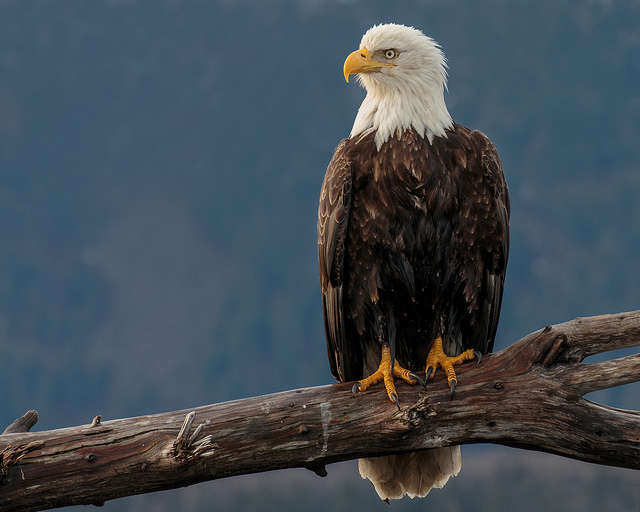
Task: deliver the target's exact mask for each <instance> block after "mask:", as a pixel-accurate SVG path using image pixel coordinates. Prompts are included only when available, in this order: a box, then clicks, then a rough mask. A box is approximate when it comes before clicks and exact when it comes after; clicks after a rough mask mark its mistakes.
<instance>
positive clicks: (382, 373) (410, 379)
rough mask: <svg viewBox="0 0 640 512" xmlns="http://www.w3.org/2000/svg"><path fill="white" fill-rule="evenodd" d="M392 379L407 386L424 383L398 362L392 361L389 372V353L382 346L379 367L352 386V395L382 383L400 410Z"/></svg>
mask: <svg viewBox="0 0 640 512" xmlns="http://www.w3.org/2000/svg"><path fill="white" fill-rule="evenodd" d="M394 377H396V378H399V379H402V380H404V381H405V382H407V383H408V384H416V383H417V382H420V383H421V384H422V385H424V381H423V380H422V379H421V378H420V377H418V376H417V375H416V374H415V373H413V372H410V371H409V370H407V369H406V368H403V367H402V366H400V363H398V361H394V363H393V370H391V351H390V350H389V347H388V346H387V345H384V346H383V347H382V358H381V359H380V366H378V369H377V370H376V371H375V372H374V373H372V374H371V375H369V376H368V377H367V378H365V379H362V380H361V381H359V382H356V383H355V384H354V385H353V394H354V395H355V394H356V393H357V392H358V391H365V390H366V389H368V388H369V387H371V386H373V385H374V384H377V383H378V382H380V381H384V387H385V389H386V390H387V395H389V398H390V399H391V401H392V402H394V403H395V404H396V405H397V406H398V408H400V402H399V401H398V393H397V392H396V386H395V384H394V382H393V379H394Z"/></svg>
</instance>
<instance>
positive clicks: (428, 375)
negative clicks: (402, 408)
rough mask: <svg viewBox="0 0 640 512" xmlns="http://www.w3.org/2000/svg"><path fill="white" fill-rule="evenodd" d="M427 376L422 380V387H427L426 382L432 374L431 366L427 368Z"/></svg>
mask: <svg viewBox="0 0 640 512" xmlns="http://www.w3.org/2000/svg"><path fill="white" fill-rule="evenodd" d="M426 373H427V376H426V378H425V379H424V387H427V381H428V380H429V377H431V374H432V373H433V366H429V368H427V372H426Z"/></svg>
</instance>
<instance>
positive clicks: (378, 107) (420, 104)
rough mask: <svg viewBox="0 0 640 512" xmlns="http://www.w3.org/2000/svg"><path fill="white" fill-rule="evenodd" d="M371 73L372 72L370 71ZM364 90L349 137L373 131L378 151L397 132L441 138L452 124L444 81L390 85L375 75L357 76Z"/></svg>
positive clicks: (430, 139) (430, 138)
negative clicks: (363, 96)
mask: <svg viewBox="0 0 640 512" xmlns="http://www.w3.org/2000/svg"><path fill="white" fill-rule="evenodd" d="M372 74H373V73H372ZM359 76H360V79H361V81H362V83H363V85H364V86H365V88H366V90H367V96H366V98H365V99H364V101H363V102H362V105H360V109H359V110H358V115H357V116H356V120H355V122H354V123H353V128H352V130H351V135H350V136H351V137H354V136H358V135H361V134H365V133H369V132H371V131H373V130H375V131H376V135H375V141H376V146H377V147H378V150H379V149H380V146H382V144H383V143H385V142H386V141H388V140H389V138H390V137H393V136H394V135H396V134H397V133H398V132H399V133H402V132H403V131H405V130H408V129H411V128H413V129H415V130H416V132H417V133H418V134H420V135H421V136H422V137H427V138H428V139H429V142H432V141H433V138H434V137H442V136H444V135H445V130H446V129H447V128H451V127H452V126H453V120H452V119H451V116H450V115H449V111H448V110H447V106H446V104H445V102H444V88H445V83H442V82H440V83H435V84H434V83H431V85H430V86H425V85H424V83H421V82H414V83H412V82H410V81H407V82H403V83H401V84H394V85H393V86H390V85H389V84H388V83H387V84H385V83H381V82H380V81H379V80H378V79H377V77H373V79H372V77H370V76H367V75H359Z"/></svg>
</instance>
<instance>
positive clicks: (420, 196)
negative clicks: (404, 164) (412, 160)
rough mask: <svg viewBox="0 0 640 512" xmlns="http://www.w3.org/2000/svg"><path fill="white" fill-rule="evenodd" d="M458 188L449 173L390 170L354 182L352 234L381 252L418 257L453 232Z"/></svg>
mask: <svg viewBox="0 0 640 512" xmlns="http://www.w3.org/2000/svg"><path fill="white" fill-rule="evenodd" d="M458 195H459V187H458V185H457V183H456V182H455V180H453V179H452V177H450V176H445V175H442V174H436V173H435V172H431V174H429V175H426V172H425V171H422V172H419V171H416V170H415V169H413V168H400V169H398V168H390V169H388V170H386V171H385V172H380V173H378V174H377V175H365V176H357V179H356V180H355V181H354V190H353V199H352V212H351V219H350V229H349V235H350V236H349V238H350V239H351V240H352V241H353V242H354V243H356V244H363V245H366V246H368V247H369V249H370V250H372V251H374V252H378V253H379V254H381V255H382V254H385V253H389V252H390V253H394V252H397V251H402V252H404V253H407V255H408V254H410V253H413V252H414V251H417V252H418V253H419V257H424V256H425V252H427V253H428V252H431V251H433V250H435V249H436V245H437V244H436V241H438V242H440V243H441V242H443V241H444V240H443V237H444V238H446V237H447V236H451V233H452V230H451V226H452V223H453V221H454V218H455V216H456V215H457V214H458V210H459V204H460V200H459V197H458Z"/></svg>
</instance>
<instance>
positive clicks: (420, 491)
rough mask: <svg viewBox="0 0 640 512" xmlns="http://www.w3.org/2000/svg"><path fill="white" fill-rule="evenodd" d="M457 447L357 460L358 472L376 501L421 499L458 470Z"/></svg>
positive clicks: (458, 451) (459, 459)
mask: <svg viewBox="0 0 640 512" xmlns="http://www.w3.org/2000/svg"><path fill="white" fill-rule="evenodd" d="M461 462H462V460H461V457H460V447H459V446H448V447H446V448H434V449H432V450H424V451H420V452H413V453H403V454H401V455H389V456H386V457H374V458H371V459H360V460H359V461H358V469H359V470H360V476H361V477H362V478H368V479H369V480H371V482H372V483H373V485H374V487H375V488H376V492H377V493H378V496H380V499H383V500H386V499H392V500H393V499H400V498H402V497H403V496H404V495H405V494H406V495H407V496H409V497H410V498H415V497H416V496H417V497H419V498H422V497H424V496H426V495H427V494H428V492H429V491H430V490H431V489H432V488H433V487H436V488H437V489H440V488H442V487H444V484H446V483H447V480H449V477H452V476H456V475H457V474H458V472H459V471H460V466H461Z"/></svg>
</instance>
